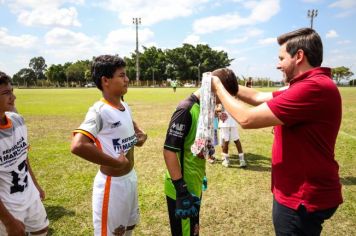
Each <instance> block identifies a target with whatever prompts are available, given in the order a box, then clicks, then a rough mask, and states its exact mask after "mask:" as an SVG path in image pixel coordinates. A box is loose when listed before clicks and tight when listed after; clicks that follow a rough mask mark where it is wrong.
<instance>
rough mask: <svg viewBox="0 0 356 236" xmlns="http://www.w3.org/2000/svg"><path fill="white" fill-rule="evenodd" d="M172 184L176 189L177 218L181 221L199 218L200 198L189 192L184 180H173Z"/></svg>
mask: <svg viewBox="0 0 356 236" xmlns="http://www.w3.org/2000/svg"><path fill="white" fill-rule="evenodd" d="M172 182H173V185H174V188H175V189H176V210H175V216H176V217H177V218H180V219H186V218H188V217H195V216H197V215H198V213H199V212H198V208H199V206H200V198H198V197H197V196H195V195H194V194H191V193H190V192H189V191H188V189H187V185H186V183H185V182H184V180H183V178H181V179H178V180H172Z"/></svg>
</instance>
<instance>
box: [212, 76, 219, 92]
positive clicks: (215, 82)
mask: <svg viewBox="0 0 356 236" xmlns="http://www.w3.org/2000/svg"><path fill="white" fill-rule="evenodd" d="M220 84H221V81H220V79H219V77H217V76H215V75H213V76H212V77H211V91H212V92H213V93H216V88H217V87H218V86H219V85H220Z"/></svg>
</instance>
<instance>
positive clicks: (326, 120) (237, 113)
mask: <svg viewBox="0 0 356 236" xmlns="http://www.w3.org/2000/svg"><path fill="white" fill-rule="evenodd" d="M277 41H278V43H279V45H280V50H279V62H278V65H277V69H279V70H281V71H282V73H283V75H284V79H285V82H287V83H289V88H288V89H286V90H283V91H276V92H273V93H266V92H258V91H256V90H254V89H251V88H247V87H244V86H240V87H239V91H238V94H237V96H238V98H239V99H240V100H242V101H244V102H246V103H248V104H250V105H254V106H255V107H253V108H245V107H243V106H241V105H239V104H238V103H237V102H236V100H235V99H234V98H233V97H232V96H231V95H229V94H228V92H226V90H225V89H224V87H223V86H222V85H221V82H220V81H219V79H218V78H214V79H213V89H214V90H215V92H216V94H217V95H218V96H219V98H220V100H221V102H222V104H223V105H224V107H225V109H226V110H227V111H228V112H229V113H230V114H231V115H232V116H233V117H234V118H235V119H236V120H237V121H238V122H239V123H240V125H241V127H242V128H245V129H255V128H263V127H268V126H274V142H273V147H272V192H273V196H274V199H273V224H274V228H275V232H276V235H320V233H321V230H322V224H323V222H324V220H326V219H328V218H330V217H331V216H332V215H333V214H334V212H335V211H336V209H337V207H338V206H339V205H340V204H341V203H342V196H341V184H340V181H339V174H338V170H339V166H338V164H337V162H336V161H335V155H334V150H335V142H336V137H337V134H338V131H339V128H340V123H341V97H340V93H339V91H338V89H337V87H336V86H335V84H334V83H333V81H332V79H331V70H330V68H325V67H320V65H321V63H322V60H323V45H322V42H321V39H320V36H319V35H318V34H317V33H316V32H315V31H314V30H313V29H310V28H302V29H298V30H295V31H292V32H289V33H286V34H283V35H281V36H279V37H278V38H277Z"/></svg>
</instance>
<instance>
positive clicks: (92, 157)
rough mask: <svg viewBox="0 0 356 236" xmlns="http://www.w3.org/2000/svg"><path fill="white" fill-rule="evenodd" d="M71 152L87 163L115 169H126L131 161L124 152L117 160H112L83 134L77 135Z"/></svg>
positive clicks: (73, 140)
mask: <svg viewBox="0 0 356 236" xmlns="http://www.w3.org/2000/svg"><path fill="white" fill-rule="evenodd" d="M71 152H72V153H73V154H75V155H77V156H79V157H81V158H83V159H85V160H87V161H90V162H92V163H95V164H98V165H103V166H111V167H114V168H119V169H122V168H125V166H126V165H129V160H128V159H127V158H126V157H125V154H124V152H122V153H121V154H120V156H119V157H117V158H112V157H111V156H109V155H107V154H105V153H104V152H102V151H101V150H99V149H98V148H97V147H96V146H95V145H94V143H93V142H92V140H91V139H90V138H89V137H87V136H85V135H84V134H82V133H75V134H74V137H73V139H72V145H71Z"/></svg>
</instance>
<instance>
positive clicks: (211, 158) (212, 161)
mask: <svg viewBox="0 0 356 236" xmlns="http://www.w3.org/2000/svg"><path fill="white" fill-rule="evenodd" d="M215 160H216V159H215V157H214V156H210V157H208V162H209V163H210V164H214V163H215Z"/></svg>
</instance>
